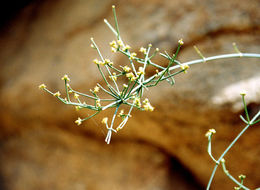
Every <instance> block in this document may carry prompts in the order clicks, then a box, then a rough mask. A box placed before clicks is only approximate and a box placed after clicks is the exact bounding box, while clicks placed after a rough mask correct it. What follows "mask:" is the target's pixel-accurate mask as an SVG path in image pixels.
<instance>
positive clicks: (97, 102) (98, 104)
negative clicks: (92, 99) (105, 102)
mask: <svg viewBox="0 0 260 190" xmlns="http://www.w3.org/2000/svg"><path fill="white" fill-rule="evenodd" d="M96 106H97V107H98V108H99V107H101V104H100V99H97V100H96Z"/></svg>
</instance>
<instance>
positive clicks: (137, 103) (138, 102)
mask: <svg viewBox="0 0 260 190" xmlns="http://www.w3.org/2000/svg"><path fill="white" fill-rule="evenodd" d="M133 104H134V105H136V106H137V107H141V101H140V98H139V97H135V98H134V101H133Z"/></svg>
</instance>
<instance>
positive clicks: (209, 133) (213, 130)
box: [205, 129, 216, 137]
mask: <svg viewBox="0 0 260 190" xmlns="http://www.w3.org/2000/svg"><path fill="white" fill-rule="evenodd" d="M215 133H216V130H215V129H209V130H208V132H207V133H206V134H205V136H206V137H209V136H211V135H213V134H215Z"/></svg>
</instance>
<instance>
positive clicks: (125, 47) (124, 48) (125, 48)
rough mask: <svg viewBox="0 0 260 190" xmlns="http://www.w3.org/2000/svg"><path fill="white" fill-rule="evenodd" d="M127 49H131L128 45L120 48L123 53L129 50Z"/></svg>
mask: <svg viewBox="0 0 260 190" xmlns="http://www.w3.org/2000/svg"><path fill="white" fill-rule="evenodd" d="M129 49H131V47H130V46H129V45H125V46H124V47H123V48H122V50H123V51H127V50H129Z"/></svg>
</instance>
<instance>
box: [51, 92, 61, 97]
mask: <svg viewBox="0 0 260 190" xmlns="http://www.w3.org/2000/svg"><path fill="white" fill-rule="evenodd" d="M60 95H61V94H60V92H59V91H58V92H55V93H54V94H53V96H56V97H60Z"/></svg>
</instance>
